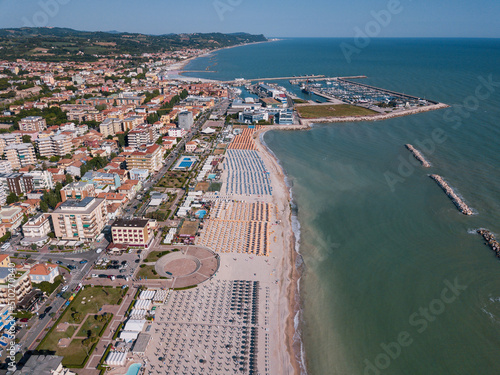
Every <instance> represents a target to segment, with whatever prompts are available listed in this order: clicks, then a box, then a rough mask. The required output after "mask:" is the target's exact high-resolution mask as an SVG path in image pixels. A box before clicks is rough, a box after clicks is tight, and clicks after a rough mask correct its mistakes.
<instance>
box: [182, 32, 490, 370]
mask: <svg viewBox="0 0 500 375" xmlns="http://www.w3.org/2000/svg"><path fill="white" fill-rule="evenodd" d="M367 44H368V45H367V46H364V47H363V48H357V47H356V44H355V41H354V40H352V39H331V38H317V39H312V38H305V39H302V38H294V39H281V40H278V41H274V42H269V43H262V44H254V45H247V46H242V47H237V48H232V49H225V50H221V51H218V52H215V53H213V54H210V55H208V56H204V57H201V58H199V59H196V60H194V61H193V62H191V63H190V64H189V65H188V66H187V67H186V69H188V70H197V71H200V70H202V71H204V70H208V71H213V72H206V73H205V72H203V73H186V75H192V76H196V77H202V78H212V79H222V80H229V79H235V78H265V77H284V76H294V75H304V74H324V75H326V76H332V77H335V76H353V75H366V76H367V78H366V79H362V80H360V82H362V83H366V84H370V85H374V86H377V87H381V88H385V89H390V90H394V91H397V92H402V93H406V94H410V95H414V96H417V97H421V98H427V99H431V100H436V101H439V102H443V103H446V104H448V105H450V107H449V108H446V109H441V110H437V111H432V112H426V113H421V114H417V115H412V116H406V117H399V118H393V119H390V120H385V121H377V122H352V123H335V124H318V125H314V126H313V127H312V128H310V129H308V130H302V131H270V132H267V133H266V134H265V136H264V141H265V143H266V144H267V146H268V147H269V148H270V149H271V150H272V152H273V153H274V154H275V155H276V157H277V158H278V159H279V161H280V163H281V165H282V167H283V169H284V171H285V172H286V174H287V179H288V182H289V185H290V189H291V192H292V196H293V204H294V207H296V210H295V211H296V215H297V219H298V223H300V233H299V232H297V235H299V236H300V241H299V248H298V251H299V252H300V255H301V257H302V260H303V268H302V274H301V278H300V301H301V310H300V314H299V316H298V332H299V334H300V343H301V346H302V349H303V353H302V354H303V356H302V357H301V358H302V360H303V366H304V368H303V373H307V374H314V375H324V374H332V375H358V374H359V375H361V374H364V375H378V374H394V375H401V374H425V375H434V374H435V375H443V374H454V375H457V374H464V375H465V374H467V375H470V374H480V375H489V374H492V375H494V374H495V375H497V374H500V360H499V355H500V260H499V259H497V258H496V257H495V254H494V253H493V252H492V251H491V250H490V248H489V247H488V246H486V245H485V243H484V241H483V239H482V238H481V237H480V236H479V235H478V234H476V233H475V230H476V229H477V228H487V229H489V230H490V231H491V232H493V233H495V234H496V235H497V238H500V65H499V62H500V40H498V39H382V38H381V39H371V40H369V41H368V43H367ZM346 45H350V46H351V47H356V50H355V52H353V53H352V54H351V55H350V56H347V58H346V55H345V54H344V52H343V49H344V50H345V46H346ZM343 47H344V48H343ZM277 83H279V84H281V85H283V86H284V87H285V88H286V89H287V90H290V91H291V92H295V93H296V94H297V95H298V96H300V95H305V94H302V93H301V92H300V89H299V88H298V87H297V86H293V85H291V84H290V83H289V82H288V81H277ZM243 95H249V94H248V93H246V91H245V90H243ZM313 99H314V98H313ZM406 143H411V144H413V145H414V146H415V147H416V148H417V149H419V150H420V151H421V152H422V154H423V155H424V156H425V158H426V159H427V160H428V161H429V162H430V163H431V164H432V166H431V168H423V167H421V166H420V165H419V164H418V163H416V161H415V159H414V158H413V156H412V155H411V154H410V153H409V152H408V151H407V150H406V149H405V147H404V145H405V144H406ZM431 173H437V174H439V175H441V176H442V177H443V178H444V179H445V180H446V181H447V182H448V183H449V185H450V186H452V187H453V188H454V189H455V191H456V192H457V193H458V194H459V195H460V196H461V197H462V198H463V199H464V201H465V202H466V203H467V204H468V205H469V206H470V207H471V208H472V209H473V210H474V213H475V214H474V215H473V216H465V215H462V214H461V213H460V212H459V211H458V210H457V208H456V207H455V206H454V204H453V203H452V201H451V200H450V199H449V198H448V197H447V196H446V194H445V193H444V192H443V191H442V190H441V189H440V188H439V186H438V185H437V184H436V183H435V182H434V181H433V180H431V179H430V178H429V177H428V175H429V174H431Z"/></svg>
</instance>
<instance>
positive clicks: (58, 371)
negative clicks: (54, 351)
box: [13, 355, 76, 375]
mask: <svg viewBox="0 0 500 375" xmlns="http://www.w3.org/2000/svg"><path fill="white" fill-rule="evenodd" d="M62 360H63V357H60V356H56V355H32V356H31V357H30V358H29V359H28V360H27V361H26V363H25V365H24V366H23V367H22V368H21V369H20V370H17V371H16V372H14V374H13V375H32V374H36V375H76V373H74V372H71V371H70V370H68V369H67V368H64V367H63V365H62Z"/></svg>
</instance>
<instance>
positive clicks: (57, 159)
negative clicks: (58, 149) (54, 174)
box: [49, 155, 61, 163]
mask: <svg viewBox="0 0 500 375" xmlns="http://www.w3.org/2000/svg"><path fill="white" fill-rule="evenodd" d="M59 160H61V157H60V156H59V155H53V156H51V157H50V159H49V161H51V162H52V163H57V162H58V161H59Z"/></svg>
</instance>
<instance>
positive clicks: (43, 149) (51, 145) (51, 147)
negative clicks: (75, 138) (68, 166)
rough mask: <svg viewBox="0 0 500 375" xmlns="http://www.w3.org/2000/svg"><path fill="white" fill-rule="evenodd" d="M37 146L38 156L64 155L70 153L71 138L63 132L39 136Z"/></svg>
mask: <svg viewBox="0 0 500 375" xmlns="http://www.w3.org/2000/svg"><path fill="white" fill-rule="evenodd" d="M37 148H38V153H39V154H40V156H45V157H51V156H54V155H57V156H64V155H66V154H69V153H71V138H70V137H68V136H66V135H63V134H59V135H53V136H49V137H44V138H39V139H38V141H37Z"/></svg>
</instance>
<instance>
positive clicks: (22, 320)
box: [19, 318, 29, 323]
mask: <svg viewBox="0 0 500 375" xmlns="http://www.w3.org/2000/svg"><path fill="white" fill-rule="evenodd" d="M19 321H20V322H21V323H27V322H28V321H29V319H28V318H22V319H21V320H19Z"/></svg>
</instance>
